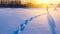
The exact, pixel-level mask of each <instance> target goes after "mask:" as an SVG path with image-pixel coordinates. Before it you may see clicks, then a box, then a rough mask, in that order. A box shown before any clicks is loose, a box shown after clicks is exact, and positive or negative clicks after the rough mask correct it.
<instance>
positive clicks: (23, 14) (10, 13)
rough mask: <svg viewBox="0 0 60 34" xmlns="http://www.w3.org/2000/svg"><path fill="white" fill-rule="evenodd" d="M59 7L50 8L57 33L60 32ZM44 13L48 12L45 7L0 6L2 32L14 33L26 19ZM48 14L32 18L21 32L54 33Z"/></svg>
mask: <svg viewBox="0 0 60 34" xmlns="http://www.w3.org/2000/svg"><path fill="white" fill-rule="evenodd" d="M57 9H58V10H54V8H49V13H50V15H51V16H52V18H53V20H54V23H55V26H56V34H60V8H57ZM44 13H47V11H46V10H45V8H42V9H32V8H31V9H27V8H26V9H24V8H0V34H13V33H14V32H15V31H16V30H17V29H18V27H19V25H20V24H22V23H24V21H25V20H26V19H30V18H31V17H34V16H37V15H41V14H44ZM47 15H48V14H44V15H41V16H38V17H37V18H34V19H33V20H31V21H30V22H29V23H28V24H27V25H26V26H25V28H24V30H23V31H22V32H20V33H19V34H52V31H51V27H50V25H49V23H48V22H49V21H48V20H49V19H48V17H47ZM49 18H50V17H49Z"/></svg>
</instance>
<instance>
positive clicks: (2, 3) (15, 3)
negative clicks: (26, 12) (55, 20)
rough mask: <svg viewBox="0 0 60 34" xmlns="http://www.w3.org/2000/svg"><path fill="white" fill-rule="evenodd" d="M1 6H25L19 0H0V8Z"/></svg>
mask: <svg viewBox="0 0 60 34" xmlns="http://www.w3.org/2000/svg"><path fill="white" fill-rule="evenodd" d="M1 7H5V8H8V7H11V8H26V5H22V4H21V1H8V0H6V1H5V0H0V8H1Z"/></svg>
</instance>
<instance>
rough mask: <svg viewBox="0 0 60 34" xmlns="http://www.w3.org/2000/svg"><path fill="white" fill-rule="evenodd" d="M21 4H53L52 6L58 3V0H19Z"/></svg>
mask: <svg viewBox="0 0 60 34" xmlns="http://www.w3.org/2000/svg"><path fill="white" fill-rule="evenodd" d="M21 2H22V4H25V3H28V2H31V3H33V4H40V3H45V4H47V3H48V4H49V3H53V4H57V3H59V2H60V0H21Z"/></svg>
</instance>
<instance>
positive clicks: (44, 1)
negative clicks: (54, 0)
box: [35, 0, 51, 4]
mask: <svg viewBox="0 0 60 34" xmlns="http://www.w3.org/2000/svg"><path fill="white" fill-rule="evenodd" d="M50 2H51V0H35V3H36V4H41V3H44V4H49V3H50Z"/></svg>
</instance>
